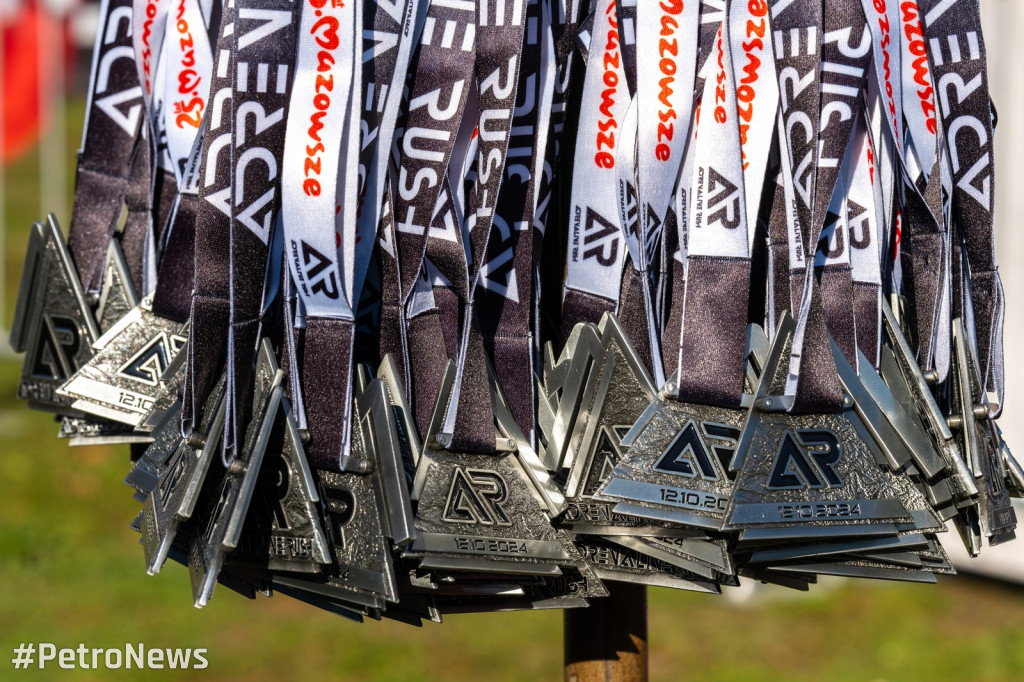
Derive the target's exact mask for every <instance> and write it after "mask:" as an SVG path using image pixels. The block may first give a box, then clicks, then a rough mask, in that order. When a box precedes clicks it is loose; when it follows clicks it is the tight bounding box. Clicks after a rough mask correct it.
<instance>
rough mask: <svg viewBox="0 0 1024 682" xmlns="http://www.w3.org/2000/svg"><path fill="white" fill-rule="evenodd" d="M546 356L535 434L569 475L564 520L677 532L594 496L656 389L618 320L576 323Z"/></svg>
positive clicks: (621, 529)
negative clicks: (556, 351)
mask: <svg viewBox="0 0 1024 682" xmlns="http://www.w3.org/2000/svg"><path fill="white" fill-rule="evenodd" d="M546 355H547V358H546V361H545V366H544V381H543V383H542V384H540V385H539V386H538V391H537V392H538V395H539V396H540V399H539V403H540V407H539V410H538V417H537V433H538V440H539V442H540V443H541V445H542V448H541V457H540V458H541V461H542V462H544V464H545V466H547V467H548V468H549V470H550V471H552V472H554V474H555V476H556V477H558V478H559V479H560V480H564V481H565V484H564V495H565V512H564V513H563V514H562V516H561V517H559V519H558V522H559V524H560V525H561V526H563V527H565V528H566V529H568V530H570V531H571V532H573V533H576V534H580V533H589V534H596V535H609V534H627V535H632V536H637V535H647V536H659V535H672V533H673V531H674V529H672V528H670V527H669V524H667V523H664V522H651V521H648V520H646V519H641V518H639V517H635V516H630V515H626V514H616V513H614V512H613V511H612V507H613V506H614V503H613V502H610V501H607V500H605V501H602V500H597V499H594V494H595V493H596V492H597V491H598V489H599V488H600V486H601V484H602V483H603V482H604V480H605V478H606V477H607V476H608V475H610V474H611V472H612V471H613V470H614V468H615V467H616V466H617V465H618V464H619V462H620V460H621V459H622V454H623V451H624V448H623V446H622V440H623V438H625V437H626V435H627V433H628V432H629V431H630V429H631V428H633V425H634V423H635V422H636V421H637V418H638V417H640V415H641V414H642V413H643V411H644V409H645V408H647V406H648V405H649V404H650V403H651V401H652V400H653V399H654V398H655V397H656V395H657V391H656V390H655V388H654V384H653V383H652V381H651V379H650V377H649V376H648V375H647V371H646V370H645V369H644V367H643V365H642V363H641V362H640V360H639V358H637V356H636V353H635V352H634V351H633V348H632V345H631V344H630V343H629V340H628V339H627V338H626V335H625V333H624V332H623V331H622V328H621V327H620V326H619V323H618V321H616V320H615V318H614V317H612V316H611V315H605V316H604V317H603V318H602V320H601V324H600V325H597V326H595V325H592V324H579V325H576V327H575V328H574V329H573V330H572V333H571V334H570V336H569V339H568V341H567V342H566V344H565V348H564V349H563V350H562V353H561V355H560V356H559V357H558V358H557V360H556V358H555V357H554V353H553V351H552V349H551V346H550V344H549V345H548V347H547V349H546Z"/></svg>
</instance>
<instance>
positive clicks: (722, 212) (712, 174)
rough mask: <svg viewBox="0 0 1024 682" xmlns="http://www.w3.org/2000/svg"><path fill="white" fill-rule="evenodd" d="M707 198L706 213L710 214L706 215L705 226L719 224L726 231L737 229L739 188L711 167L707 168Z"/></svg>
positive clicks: (738, 220)
mask: <svg viewBox="0 0 1024 682" xmlns="http://www.w3.org/2000/svg"><path fill="white" fill-rule="evenodd" d="M708 196H709V197H710V198H709V199H708V211H710V214H709V215H708V222H707V224H708V225H710V224H712V223H721V224H722V227H724V228H726V229H727V230H734V229H736V228H737V227H739V225H740V195H739V188H738V187H737V186H736V185H734V184H733V183H731V182H729V180H728V179H726V178H725V176H723V175H722V174H720V173H719V172H718V171H716V170H715V169H714V168H712V167H711V166H708ZM726 202H727V203H726ZM722 204H724V205H722ZM716 207H718V208H716Z"/></svg>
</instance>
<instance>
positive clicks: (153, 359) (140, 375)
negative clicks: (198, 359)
mask: <svg viewBox="0 0 1024 682" xmlns="http://www.w3.org/2000/svg"><path fill="white" fill-rule="evenodd" d="M184 345H185V337H183V336H178V335H177V334H168V333H167V332H160V333H159V334H157V335H156V336H154V337H153V338H152V339H151V340H150V342H149V343H147V344H146V346H145V347H144V348H143V349H142V350H140V351H139V352H138V353H136V354H135V355H134V356H132V358H131V359H130V360H128V362H126V363H124V365H123V366H122V367H121V369H119V370H117V373H118V374H120V375H121V376H125V377H128V378H129V379H134V380H135V381H141V382H142V383H144V384H146V385H147V386H157V385H159V384H160V377H161V376H163V373H164V372H166V371H167V367H168V366H169V365H170V364H171V360H173V359H174V356H175V355H177V354H178V352H179V351H180V350H181V349H182V347H183V346H184Z"/></svg>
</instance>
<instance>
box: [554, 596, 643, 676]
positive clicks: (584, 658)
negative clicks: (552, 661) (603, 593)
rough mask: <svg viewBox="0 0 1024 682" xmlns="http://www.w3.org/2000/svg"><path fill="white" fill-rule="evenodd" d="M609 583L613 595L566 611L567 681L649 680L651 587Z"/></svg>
mask: <svg viewBox="0 0 1024 682" xmlns="http://www.w3.org/2000/svg"><path fill="white" fill-rule="evenodd" d="M605 584H606V585H607V586H608V590H609V592H610V593H611V594H610V595H609V596H608V597H606V598H604V599H595V600H594V601H593V602H592V604H591V606H590V608H587V609H567V610H566V611H565V617H564V623H565V678H564V679H565V682H647V587H646V586H644V585H633V584H631V583H605Z"/></svg>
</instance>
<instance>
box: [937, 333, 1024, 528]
mask: <svg viewBox="0 0 1024 682" xmlns="http://www.w3.org/2000/svg"><path fill="white" fill-rule="evenodd" d="M952 350H953V353H952V366H951V370H950V376H951V378H952V382H950V383H951V387H950V388H951V391H950V401H951V410H952V412H953V413H952V414H951V415H950V417H949V420H950V426H952V427H953V428H954V430H955V431H956V432H957V435H958V437H959V441H960V447H961V449H962V451H963V452H964V459H965V461H966V462H967V465H968V468H969V469H970V470H971V471H972V472H973V473H974V477H975V480H976V482H977V485H978V490H979V492H980V493H981V494H980V497H979V502H980V504H979V508H978V518H979V521H980V523H981V532H982V533H983V534H984V535H985V536H986V537H987V538H988V542H989V544H990V545H997V544H1000V543H1002V542H1006V541H1008V540H1012V539H1013V538H1014V537H1015V533H1014V530H1015V529H1016V527H1017V515H1016V513H1015V512H1014V510H1013V503H1012V502H1011V501H1010V492H1009V489H1008V488H1007V485H1006V480H1007V476H1008V474H1007V472H1006V468H1005V464H1004V456H1003V452H1002V438H1001V436H1000V434H999V432H998V430H997V429H996V428H995V424H994V422H993V420H992V419H991V418H990V417H989V408H988V399H987V397H986V396H985V389H984V387H983V385H982V382H981V373H980V371H979V370H978V363H977V359H976V357H975V354H974V349H973V348H972V347H971V345H970V343H969V342H968V339H967V332H966V330H965V329H964V324H963V320H962V319H960V318H957V319H955V320H953V349H952Z"/></svg>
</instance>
